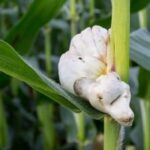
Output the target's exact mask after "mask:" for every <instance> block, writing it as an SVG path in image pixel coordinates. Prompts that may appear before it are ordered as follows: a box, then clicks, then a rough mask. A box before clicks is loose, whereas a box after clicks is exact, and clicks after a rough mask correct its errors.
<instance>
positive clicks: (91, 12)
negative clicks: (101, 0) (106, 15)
mask: <svg viewBox="0 0 150 150" xmlns="http://www.w3.org/2000/svg"><path fill="white" fill-rule="evenodd" d="M89 7H90V25H92V24H93V22H94V20H95V16H94V8H95V0H90V1H89Z"/></svg>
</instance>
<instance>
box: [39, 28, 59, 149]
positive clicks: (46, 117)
mask: <svg viewBox="0 0 150 150" xmlns="http://www.w3.org/2000/svg"><path fill="white" fill-rule="evenodd" d="M44 36H45V66H46V67H45V68H46V72H47V74H48V75H49V76H50V73H51V71H52V66H51V62H50V60H51V45H50V28H49V27H48V26H46V27H45V31H44ZM53 109H54V106H53V104H52V103H41V104H39V105H38V106H37V113H38V118H39V120H40V123H41V130H42V134H43V140H44V148H45V150H53V149H54V148H55V143H56V141H55V129H54V122H53Z"/></svg>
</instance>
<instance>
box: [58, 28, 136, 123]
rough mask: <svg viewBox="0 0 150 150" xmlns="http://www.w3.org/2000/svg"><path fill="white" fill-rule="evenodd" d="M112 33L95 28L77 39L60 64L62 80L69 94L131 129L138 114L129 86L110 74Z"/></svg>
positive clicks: (114, 74)
mask: <svg viewBox="0 0 150 150" xmlns="http://www.w3.org/2000/svg"><path fill="white" fill-rule="evenodd" d="M108 39H109V33H108V31H107V30H106V29H104V28H102V27H99V26H94V27H92V28H87V29H85V30H83V31H82V32H81V33H80V34H77V35H76V36H74V37H73V39H72V41H71V44H70V48H69V51H67V52H66V53H64V54H63V55H62V56H61V58H60V61H59V79H60V82H61V84H62V86H63V87H64V88H65V89H66V90H68V91H69V92H71V93H73V94H76V95H78V96H80V97H83V98H85V99H86V100H88V101H89V103H90V104H91V105H92V106H93V107H94V108H95V109H97V110H99V111H102V112H104V113H107V114H109V115H110V116H112V118H114V119H115V120H116V121H117V122H118V123H120V124H122V125H125V126H130V125H131V124H132V122H133V118H134V114H133V112H132V110H131V108H130V106H129V104H130V100H131V94H130V88H129V86H128V84H126V83H125V82H123V81H121V79H120V77H119V76H118V74H117V73H115V72H110V73H106V70H107V67H108V66H107V59H106V58H107V50H109V49H108V46H109V45H108Z"/></svg>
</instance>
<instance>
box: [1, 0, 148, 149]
mask: <svg viewBox="0 0 150 150" xmlns="http://www.w3.org/2000/svg"><path fill="white" fill-rule="evenodd" d="M70 2H74V3H73V4H72V6H73V7H72V9H71V10H70V7H68V6H69V3H70ZM20 3H23V4H24V3H25V1H22V0H20V1H17V2H16V1H13V0H12V1H7V0H3V1H0V37H1V40H0V112H1V113H0V116H1V117H0V149H4V148H8V149H18V147H19V149H20V148H25V149H41V145H40V143H41V139H42V141H43V143H44V145H43V147H44V149H57V148H58V149H74V148H75V147H74V145H73V147H71V148H70V147H69V148H68V147H67V146H68V145H69V146H70V145H71V144H72V143H71V142H72V141H75V146H76V145H78V144H76V139H73V140H70V139H71V138H74V137H73V136H74V135H77V134H78V141H80V142H81V143H82V144H81V147H80V148H82V149H86V148H88V149H92V148H93V147H94V148H93V149H96V148H97V147H98V149H100V148H101V146H102V143H103V142H104V149H106V150H107V149H108V150H110V149H112V150H113V149H117V148H118V147H119V145H118V144H119V143H118V141H120V140H122V139H121V138H122V135H121V136H120V129H121V127H120V125H119V124H117V123H116V122H115V121H114V120H113V119H112V118H110V117H109V116H108V115H106V114H104V113H101V112H100V111H97V110H96V109H94V108H93V107H92V106H91V105H90V104H89V103H88V102H86V101H84V100H83V99H82V98H79V97H77V96H74V95H72V94H70V93H69V92H67V91H66V90H64V89H63V88H62V87H61V85H60V84H59V82H58V77H57V75H56V74H55V75H53V70H55V69H56V66H55V65H54V64H52V63H51V62H53V61H54V60H53V59H54V55H57V58H58V57H59V56H60V55H61V54H62V53H63V52H64V50H67V48H68V43H69V42H70V40H71V36H70V28H71V32H72V33H71V34H72V35H74V34H76V33H77V32H78V31H79V30H82V29H84V28H85V27H87V26H92V25H95V24H98V25H100V26H103V27H105V28H110V27H111V38H110V45H111V51H110V54H108V63H109V65H110V66H111V65H112V64H113V63H115V67H116V72H118V73H119V74H120V76H121V78H122V79H123V80H124V81H126V82H128V80H129V58H130V61H131V63H130V66H131V67H133V66H136V67H138V68H139V70H140V71H139V75H138V76H137V75H136V76H134V77H135V78H136V77H138V83H139V86H138V89H139V90H138V94H137V95H136V97H138V99H139V98H140V102H141V111H139V110H138V111H139V112H138V113H137V112H136V113H135V120H136V119H137V118H138V117H139V116H140V115H141V116H142V120H143V122H142V123H143V127H141V128H139V124H138V123H137V122H136V121H135V122H134V124H133V127H131V128H129V131H128V132H127V136H125V138H126V139H125V143H126V141H127V144H126V145H129V144H130V143H133V144H134V146H135V147H136V148H137V149H138V150H140V149H145V150H149V149H150V145H149V138H150V137H149V134H148V133H149V132H150V125H149V122H150V120H149V114H150V111H149V110H150V108H149V99H150V97H149V93H150V92H149V71H150V61H149V59H150V51H149V45H150V42H149V41H150V33H149V32H148V30H146V29H143V28H142V29H139V30H136V31H133V32H132V33H131V35H130V37H129V27H130V14H131V21H133V20H132V19H133V18H132V17H133V16H132V13H135V14H136V13H139V11H140V18H141V19H140V20H141V21H140V22H141V26H142V27H143V26H144V27H147V28H149V27H148V25H146V26H145V24H148V19H147V20H146V19H143V18H144V17H143V13H144V14H145V10H144V12H143V11H141V10H143V8H145V7H146V6H148V4H149V0H131V1H129V0H123V1H119V0H112V15H111V7H110V4H111V3H110V1H109V0H102V1H98V0H83V1H82V0H79V1H75V0H71V1H67V0H42V1H41V0H33V1H30V0H28V2H26V3H28V5H27V7H22V5H21V6H20ZM135 4H136V5H135ZM16 6H17V8H18V9H17V10H16ZM7 8H10V10H11V11H9V10H7ZM75 8H76V9H75ZM59 12H60V13H59ZM77 14H79V16H77ZM56 15H57V16H56ZM8 16H9V17H8ZM70 16H71V18H70ZM76 17H77V18H76ZM15 18H17V19H16V20H15ZM76 19H77V20H76ZM142 19H143V21H142ZM111 20H112V21H111ZM135 24H136V23H135ZM135 24H133V23H132V22H131V27H132V26H133V25H135ZM43 29H44V31H45V32H43ZM49 29H50V31H49ZM6 32H7V33H6ZM40 36H42V38H41V37H40ZM44 38H45V40H43V39H44ZM129 38H130V39H129ZM129 40H130V47H129ZM44 42H45V43H44ZM41 43H42V45H43V47H42V46H41V45H40V44H41ZM129 49H130V53H129ZM42 50H43V51H44V53H46V55H44V56H43V55H41V53H42V54H43V51H42ZM31 57H32V58H35V59H36V60H40V61H41V60H43V57H44V58H46V59H44V61H43V62H44V65H43V62H42V63H41V64H40V63H39V64H40V65H39V66H40V67H39V68H38V67H35V66H34V65H33V64H32V63H31V61H29V59H28V58H31ZM55 61H56V59H55ZM57 61H58V60H57ZM45 65H46V66H45ZM7 75H8V76H7ZM24 83H25V84H24ZM132 88H133V87H132V85H131V90H132ZM39 93H40V94H39ZM133 100H134V98H133ZM135 100H136V99H135ZM135 100H134V101H135ZM35 101H36V102H35ZM22 103H24V104H23V105H26V103H30V105H31V106H29V105H27V106H26V109H24V107H21V105H22ZM33 103H34V104H33ZM132 103H133V101H132ZM134 104H135V106H132V107H133V108H134V107H137V106H138V102H134ZM34 105H35V106H34ZM59 105H60V106H62V107H59ZM64 107H65V108H67V110H66V109H65V108H64ZM9 111H10V112H9ZM59 112H60V114H61V115H59ZM68 112H71V113H68ZM72 112H73V114H74V113H78V114H77V116H78V117H77V118H78V119H77V120H78V122H79V121H80V123H79V124H78V125H79V126H78V130H77V129H76V125H74V124H75V122H74V120H73V118H74V116H73V115H72ZM65 113H66V114H65ZM31 114H32V115H31ZM67 115H68V116H69V117H68V116H67ZM87 115H88V117H87ZM16 116H17V117H16ZM83 116H84V118H83ZM67 117H68V118H69V119H68V118H67ZM103 117H104V132H103V120H102V118H103ZM24 118H25V119H24ZM60 118H61V119H60ZM87 118H88V122H90V123H89V124H90V125H89V124H88V123H87V121H86V119H87ZM60 120H61V121H60ZM62 120H63V121H62ZM72 120H73V121H72ZM58 122H59V123H60V122H61V123H60V124H58ZM65 124H67V128H68V131H67V132H68V134H65V133H64V126H65ZM21 125H22V126H25V128H23V130H22V129H21ZM87 125H88V127H87ZM26 126H27V127H28V126H30V127H28V128H29V130H30V131H31V132H30V133H29V132H27V131H26ZM95 126H96V127H95ZM93 128H94V133H93V132H92V134H91V131H92V129H93ZM135 129H138V133H141V132H142V129H143V133H142V134H143V139H144V141H142V140H141V141H140V140H137V138H138V137H140V136H139V135H138V136H133V134H132V133H133V132H134V131H135ZM55 131H57V132H55ZM77 131H79V132H78V133H77ZM125 131H126V130H125ZM58 132H59V133H58ZM39 133H42V136H41V134H39ZM62 133H63V134H62ZM99 133H100V135H102V136H100V137H101V139H100V141H99V140H97V137H98V134H99ZM103 134H104V138H103ZM61 136H63V139H61V138H62V137H61ZM95 136H96V138H94V137H95ZM16 137H17V138H16ZM18 137H19V138H18ZM90 137H92V140H91V138H90ZM22 138H23V139H24V141H25V143H28V144H24V143H23V144H20V143H19V142H20V141H22V140H21V139H22ZM69 138H70V139H69ZM64 139H65V140H64ZM35 141H36V142H35ZM62 141H63V142H64V141H65V142H66V141H67V142H66V143H65V145H66V147H65V146H64V145H63V144H62ZM68 141H71V142H70V143H71V144H70V143H69V142H68ZM83 142H84V147H83ZM77 143H78V142H77ZM95 143H96V144H95ZM123 143H124V142H123ZM138 143H142V144H143V145H142V146H141V147H139V146H138ZM19 144H20V145H19ZM73 144H74V143H73ZM22 145H24V146H22ZM28 145H30V146H29V147H30V148H29V147H26V146H28ZM62 145H63V146H64V147H63V146H62ZM93 145H94V146H93ZM97 145H98V146H97ZM126 145H123V146H124V147H126ZM36 146H37V147H36ZM143 146H144V147H143Z"/></svg>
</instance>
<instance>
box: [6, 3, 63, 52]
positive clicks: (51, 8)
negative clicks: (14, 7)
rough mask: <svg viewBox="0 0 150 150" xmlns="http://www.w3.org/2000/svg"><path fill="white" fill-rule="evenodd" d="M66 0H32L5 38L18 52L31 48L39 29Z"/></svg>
mask: <svg viewBox="0 0 150 150" xmlns="http://www.w3.org/2000/svg"><path fill="white" fill-rule="evenodd" d="M65 1H66V0H34V1H33V3H32V4H31V6H30V7H29V9H28V11H27V13H26V14H25V15H24V16H23V17H22V18H21V19H20V20H19V22H18V23H17V24H16V25H15V26H14V27H13V28H12V29H11V30H10V32H9V33H8V35H7V36H6V37H5V40H6V41H7V42H8V43H10V44H11V45H13V46H14V47H15V48H16V50H17V51H18V52H19V53H22V54H24V53H26V52H28V51H29V49H30V48H31V46H32V44H33V42H34V40H35V37H36V35H37V33H38V31H39V29H40V28H41V27H42V26H43V25H44V24H46V23H47V22H48V21H50V19H52V18H53V17H54V16H55V15H56V14H57V13H58V11H59V9H60V8H61V6H62V5H63V4H64V3H65Z"/></svg>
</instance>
